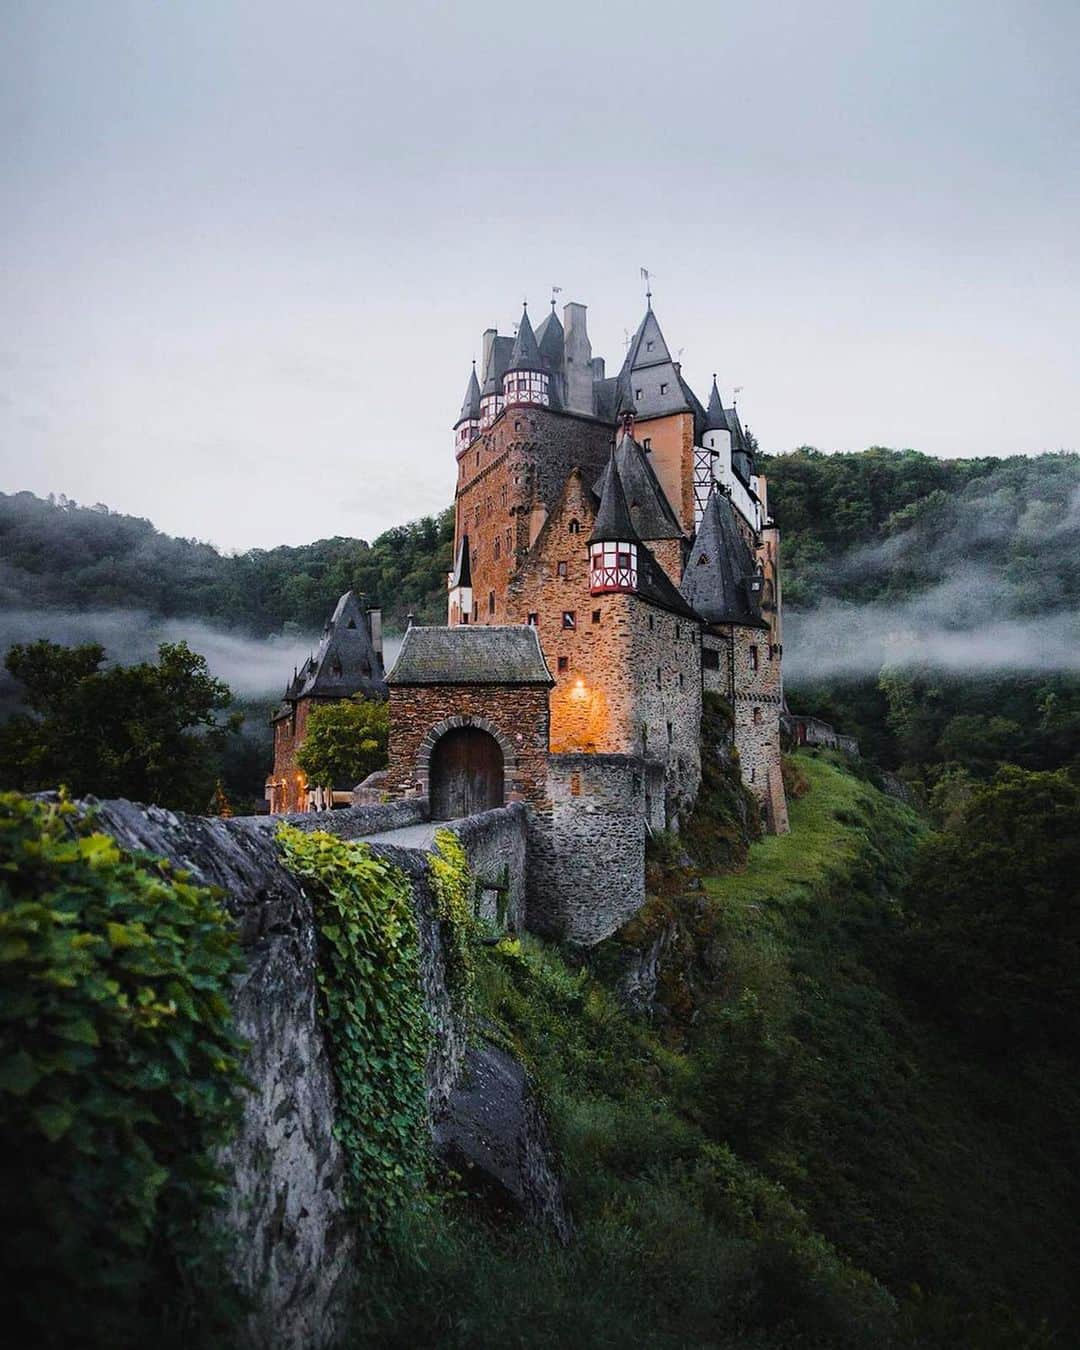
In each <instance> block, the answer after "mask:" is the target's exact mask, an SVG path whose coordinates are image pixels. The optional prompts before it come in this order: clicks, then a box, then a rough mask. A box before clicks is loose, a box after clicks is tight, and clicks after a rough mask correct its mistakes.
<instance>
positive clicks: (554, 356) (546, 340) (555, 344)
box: [536, 301, 565, 375]
mask: <svg viewBox="0 0 1080 1350" xmlns="http://www.w3.org/2000/svg"><path fill="white" fill-rule="evenodd" d="M536 345H537V347H538V348H539V351H540V359H541V360H542V361H543V363H544V369H545V370H546V371H547V372H548V374H549V375H555V374H561V372H562V366H563V353H564V350H565V335H564V333H563V326H562V324H561V323H560V322H559V316H558V315H557V314H556V313H555V302H554V301H552V305H551V313H550V314H549V315H548V316H547V318H546V319H545V320H544V321H543V323H542V324H541V325H540V327H539V328H537V330H536Z"/></svg>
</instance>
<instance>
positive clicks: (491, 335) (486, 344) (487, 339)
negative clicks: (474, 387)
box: [480, 328, 499, 385]
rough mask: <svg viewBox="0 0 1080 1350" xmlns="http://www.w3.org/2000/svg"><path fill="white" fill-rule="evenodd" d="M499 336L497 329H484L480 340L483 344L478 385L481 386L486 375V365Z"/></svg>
mask: <svg viewBox="0 0 1080 1350" xmlns="http://www.w3.org/2000/svg"><path fill="white" fill-rule="evenodd" d="M498 335H499V330H498V329H497V328H485V329H484V336H483V337H482V338H481V339H480V340H481V342H482V343H483V346H482V348H481V354H480V383H481V385H483V383H484V381H485V380H486V379H487V375H488V364H489V362H490V361H491V349H492V347H494V346H495V339H496V338H497V337H498Z"/></svg>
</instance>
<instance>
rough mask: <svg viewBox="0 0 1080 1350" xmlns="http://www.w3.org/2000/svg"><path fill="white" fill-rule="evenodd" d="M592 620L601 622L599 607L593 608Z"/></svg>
mask: <svg viewBox="0 0 1080 1350" xmlns="http://www.w3.org/2000/svg"><path fill="white" fill-rule="evenodd" d="M592 621H593V623H599V622H600V611H599V610H598V609H594V610H593V612H592Z"/></svg>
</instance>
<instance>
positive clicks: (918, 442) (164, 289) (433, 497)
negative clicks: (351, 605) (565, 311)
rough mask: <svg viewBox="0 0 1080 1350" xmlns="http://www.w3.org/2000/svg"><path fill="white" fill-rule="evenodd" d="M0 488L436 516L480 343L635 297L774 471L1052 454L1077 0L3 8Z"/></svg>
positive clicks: (275, 512)
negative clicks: (814, 455)
mask: <svg viewBox="0 0 1080 1350" xmlns="http://www.w3.org/2000/svg"><path fill="white" fill-rule="evenodd" d="M0 16H2V30H3V31H2V32H0V178H2V183H0V192H2V201H0V208H2V220H3V227H2V228H3V235H4V248H3V251H2V255H0V314H2V316H3V319H2V329H0V489H3V490H6V491H15V490H18V489H23V488H29V489H32V490H33V491H36V492H40V493H46V492H50V491H52V492H57V493H59V492H65V493H67V494H68V495H69V496H72V497H75V498H77V499H78V500H79V501H83V502H87V503H94V502H97V501H103V502H106V503H108V504H109V505H110V506H113V507H115V508H118V509H121V510H124V511H129V512H133V513H136V514H139V515H146V516H149V517H150V518H151V519H152V520H153V521H154V522H155V523H156V524H157V525H158V526H159V527H160V528H162V529H164V530H167V531H169V532H170V533H175V534H183V535H190V536H197V537H199V538H204V539H209V540H211V541H213V542H214V543H216V544H218V545H219V546H221V547H224V548H245V547H250V546H252V545H259V546H272V545H274V544H278V543H302V542H306V541H309V540H312V539H315V538H319V537H322V536H326V535H333V534H346V535H361V536H364V537H366V538H373V537H374V536H375V535H376V534H377V533H378V532H379V531H380V530H382V529H384V528H386V527H388V526H390V525H393V524H397V523H400V522H402V521H404V520H407V519H410V518H413V517H415V516H417V515H421V514H423V513H426V512H428V511H434V510H436V509H438V508H439V507H441V506H443V505H445V504H446V503H447V502H449V501H450V500H451V497H452V492H453V454H452V440H451V431H450V427H451V424H452V423H453V421H454V420H455V418H456V416H457V411H458V408H459V406H460V403H461V398H462V394H463V392H464V387H465V383H466V379H467V376H468V372H469V361H470V359H471V358H472V357H473V356H474V355H477V354H478V352H479V340H480V333H481V331H482V330H483V328H484V327H486V326H487V325H489V324H490V325H496V326H498V327H499V329H500V331H503V332H509V331H511V326H512V324H513V322H514V321H515V320H516V319H517V317H518V314H519V313H520V303H521V300H522V298H523V297H524V296H527V297H528V298H529V301H530V309H531V312H532V314H533V316H534V319H535V320H539V319H540V318H542V317H543V315H544V313H546V312H547V307H548V299H549V297H550V293H551V291H550V288H551V286H552V285H553V284H557V285H559V286H561V287H562V288H563V290H562V294H561V296H560V301H565V300H580V301H582V302H584V303H586V304H588V306H589V326H590V332H591V336H592V340H593V349H594V352H597V353H600V354H603V355H605V356H606V357H607V360H608V362H609V365H612V364H617V363H618V361H619V360H620V359H621V356H622V352H623V340H624V330H626V329H633V328H634V327H635V326H636V324H637V322H638V320H639V318H640V315H641V311H642V308H643V297H642V292H641V286H640V282H639V272H638V269H639V268H640V267H641V266H643V265H644V266H646V267H648V268H649V269H650V270H651V271H653V272H654V273H655V274H656V278H657V280H656V282H655V286H654V292H655V301H654V303H655V307H656V310H657V313H658V316H659V318H660V322H661V324H662V326H663V329H664V332H665V335H666V337H667V339H668V342H669V344H670V345H671V347H672V349H673V350H677V349H679V348H682V349H683V362H684V370H685V373H686V374H687V376H688V378H689V379H690V381H691V383H692V384H693V385H694V386H695V388H696V389H697V390H698V393H699V394H700V395H702V396H705V395H707V392H708V382H709V379H710V377H711V373H712V372H713V371H714V370H716V371H717V372H719V375H720V380H721V384H722V386H723V387H724V389H725V391H726V392H730V390H731V389H732V387H733V386H736V385H741V386H742V387H743V392H742V394H741V395H740V398H739V405H740V410H741V411H742V413H743V415H744V420H745V421H748V422H749V423H750V425H751V426H752V427H753V428H754V430H755V431H756V433H757V435H758V437H759V439H760V441H761V444H762V445H763V447H764V448H766V449H768V450H783V449H787V448H790V447H793V446H796V445H799V444H804V443H808V444H813V445H817V446H819V447H820V448H822V449H862V448H863V447H865V446H867V445H870V444H875V443H877V444H884V445H892V446H898V447H901V446H914V447H916V448H918V449H920V450H924V451H927V452H929V453H932V454H939V455H972V454H980V453H994V454H1006V453H1010V452H1015V451H1040V450H1054V449H1060V448H1063V447H1064V448H1069V449H1075V448H1077V447H1078V444H1080V435H1078V426H1080V379H1078V378H1077V367H1078V359H1077V354H1078V350H1080V285H1078V282H1080V262H1078V252H1077V240H1078V238H1080V163H1078V159H1080V75H1078V58H1080V3H1078V2H1077V0H1014V2H1013V3H1002V2H1000V0H948V3H942V0H836V2H834V3H830V2H829V0H819V2H813V3H812V2H811V0H805V2H803V3H800V2H799V0H786V3H771V2H770V0H760V2H759V3H752V4H748V3H746V0H741V2H740V3H738V4H734V3H729V0H705V2H703V3H680V0H669V2H668V3H666V4H656V3H651V4H634V3H619V2H618V0H611V2H610V3H605V4H599V3H592V2H591V0H545V2H544V3H538V4H536V5H523V4H518V3H502V4H498V5H496V4H487V3H478V2H477V0H459V2H458V3H457V4H449V3H445V0H444V2H443V3H428V2H427V0H424V2H423V3H416V2H415V0H386V2H383V0H378V2H377V3H372V2H371V0H368V2H367V3H365V0H341V3H330V2H329V0H303V3H301V0H293V2H292V3H283V0H246V2H241V0H0Z"/></svg>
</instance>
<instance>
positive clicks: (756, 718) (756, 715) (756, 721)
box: [754, 708, 761, 726]
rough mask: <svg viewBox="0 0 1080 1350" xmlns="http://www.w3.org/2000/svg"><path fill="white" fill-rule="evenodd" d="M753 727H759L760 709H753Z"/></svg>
mask: <svg viewBox="0 0 1080 1350" xmlns="http://www.w3.org/2000/svg"><path fill="white" fill-rule="evenodd" d="M754 725H755V726H760V725H761V709H760V708H755V709H754Z"/></svg>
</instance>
